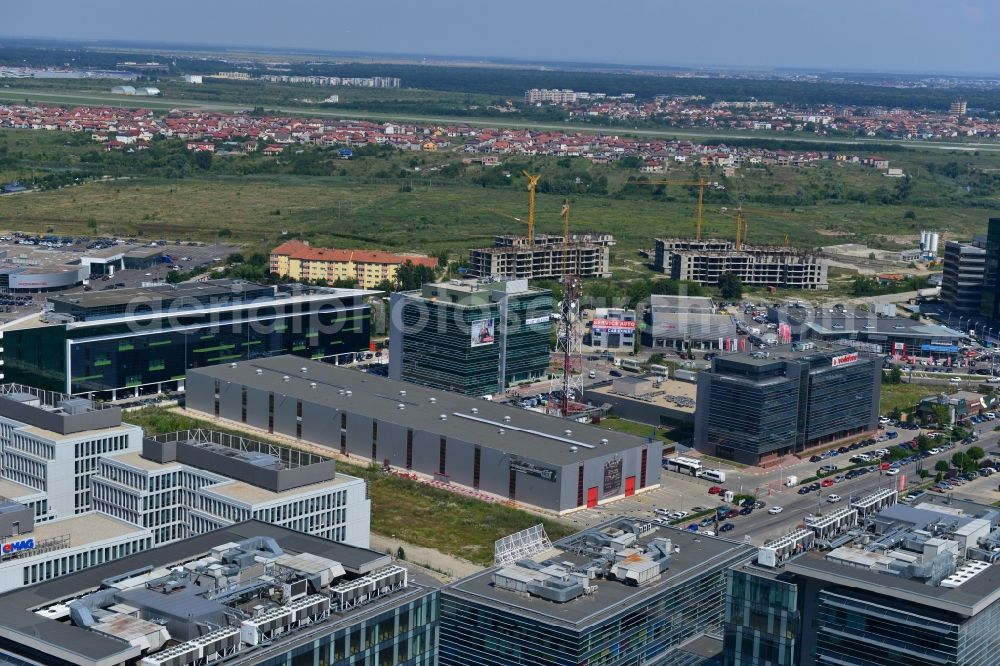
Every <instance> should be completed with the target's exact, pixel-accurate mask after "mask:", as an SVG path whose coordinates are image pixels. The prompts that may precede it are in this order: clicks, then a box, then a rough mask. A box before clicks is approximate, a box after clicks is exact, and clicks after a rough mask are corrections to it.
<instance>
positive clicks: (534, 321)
mask: <svg viewBox="0 0 1000 666" xmlns="http://www.w3.org/2000/svg"><path fill="white" fill-rule="evenodd" d="M547 323H549V316H548V315H543V316H541V317H531V318H530V319H525V320H524V324H525V326H534V325H535V324H547Z"/></svg>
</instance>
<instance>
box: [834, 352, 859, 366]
mask: <svg viewBox="0 0 1000 666" xmlns="http://www.w3.org/2000/svg"><path fill="white" fill-rule="evenodd" d="M857 360H858V353H857V352H853V353H851V354H843V355H841V356H834V357H833V358H832V359H830V365H832V366H833V367H835V368H836V367H838V366H841V365H849V364H851V363H854V362H855V361H857Z"/></svg>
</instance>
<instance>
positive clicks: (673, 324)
mask: <svg viewBox="0 0 1000 666" xmlns="http://www.w3.org/2000/svg"><path fill="white" fill-rule="evenodd" d="M644 319H645V322H646V326H645V328H644V329H643V331H642V338H641V340H642V344H643V346H645V347H653V348H669V349H674V350H676V351H686V350H689V349H706V350H707V349H735V348H736V342H734V341H735V340H737V339H738V338H737V329H736V322H735V320H734V319H733V317H732V316H731V315H728V314H720V313H719V310H718V308H717V307H716V306H715V303H713V302H712V299H710V298H707V297H704V296H660V295H655V294H654V295H653V296H650V297H649V307H648V308H647V310H646V312H645V313H644Z"/></svg>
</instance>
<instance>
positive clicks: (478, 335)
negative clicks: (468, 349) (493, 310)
mask: <svg viewBox="0 0 1000 666" xmlns="http://www.w3.org/2000/svg"><path fill="white" fill-rule="evenodd" d="M493 323H494V320H493V319H477V320H476V321H474V322H472V327H471V329H470V331H471V342H472V346H473V347H482V346H483V345H491V344H493V340H494V337H493V332H494V329H493Z"/></svg>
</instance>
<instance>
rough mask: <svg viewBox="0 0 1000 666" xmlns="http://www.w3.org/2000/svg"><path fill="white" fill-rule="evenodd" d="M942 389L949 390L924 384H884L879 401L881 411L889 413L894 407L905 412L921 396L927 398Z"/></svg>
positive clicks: (913, 405)
mask: <svg viewBox="0 0 1000 666" xmlns="http://www.w3.org/2000/svg"><path fill="white" fill-rule="evenodd" d="M941 391H945V392H948V391H947V389H942V388H940V387H935V386H926V385H922V384H882V399H881V400H880V402H879V412H880V413H881V414H888V413H889V412H891V411H893V410H894V409H899V410H901V411H903V412H907V411H910V410H911V409H913V407H915V406H916V404H917V403H918V402H920V399H921V398H926V397H927V396H929V395H934V394H935V393H940V392H941Z"/></svg>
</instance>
